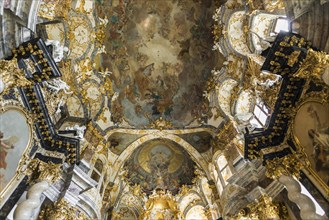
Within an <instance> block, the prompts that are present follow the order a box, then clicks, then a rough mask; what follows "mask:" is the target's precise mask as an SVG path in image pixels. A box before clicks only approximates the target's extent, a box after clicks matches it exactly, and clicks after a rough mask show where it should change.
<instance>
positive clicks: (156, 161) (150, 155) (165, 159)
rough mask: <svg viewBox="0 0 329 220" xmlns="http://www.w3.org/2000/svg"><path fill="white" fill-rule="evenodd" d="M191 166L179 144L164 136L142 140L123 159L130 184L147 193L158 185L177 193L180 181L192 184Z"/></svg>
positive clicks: (189, 159) (192, 170)
mask: <svg viewBox="0 0 329 220" xmlns="http://www.w3.org/2000/svg"><path fill="white" fill-rule="evenodd" d="M194 166H195V163H194V162H193V161H192V160H191V158H190V156H189V155H188V154H187V152H185V151H184V150H183V148H182V147H180V146H179V145H178V144H177V143H175V142H173V141H170V140H164V139H156V140H152V141H148V142H145V143H144V144H142V145H141V146H140V147H139V148H138V149H137V150H135V151H134V152H133V154H132V155H131V159H130V160H128V161H127V162H126V163H125V167H126V168H127V170H128V179H129V181H130V182H131V185H134V184H138V185H140V186H141V187H142V190H143V191H144V192H145V193H146V194H151V193H152V190H154V189H157V188H161V189H166V190H170V191H171V192H172V193H173V194H177V193H178V190H179V188H180V187H181V186H182V185H192V180H193V178H194V177H195V174H194V169H193V167H194Z"/></svg>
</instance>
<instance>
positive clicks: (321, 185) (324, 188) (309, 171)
mask: <svg viewBox="0 0 329 220" xmlns="http://www.w3.org/2000/svg"><path fill="white" fill-rule="evenodd" d="M308 103H317V104H321V105H329V103H328V101H327V100H326V97H323V93H320V94H319V93H311V94H309V95H306V97H305V98H304V99H302V100H300V102H299V103H298V105H297V108H296V111H295V115H294V117H293V120H292V123H291V127H290V129H291V136H292V140H293V143H294V144H295V146H296V148H297V149H296V150H297V152H295V153H297V154H299V155H303V156H302V158H300V159H304V160H302V161H301V162H303V164H304V169H303V171H304V173H305V175H306V176H307V177H309V178H310V180H311V182H312V183H313V184H314V185H315V186H316V187H317V188H318V189H319V191H320V192H321V193H322V194H323V195H324V196H325V197H326V199H329V185H327V184H326V183H325V182H324V181H323V179H322V178H321V177H320V176H319V175H318V173H317V172H316V170H315V169H314V168H313V167H312V164H311V161H310V158H309V156H308V154H307V153H306V152H305V148H306V147H305V146H303V144H302V143H301V141H300V140H299V139H298V136H297V134H296V131H295V120H296V117H297V115H298V113H299V112H300V111H301V109H302V107H304V106H305V105H306V104H308Z"/></svg>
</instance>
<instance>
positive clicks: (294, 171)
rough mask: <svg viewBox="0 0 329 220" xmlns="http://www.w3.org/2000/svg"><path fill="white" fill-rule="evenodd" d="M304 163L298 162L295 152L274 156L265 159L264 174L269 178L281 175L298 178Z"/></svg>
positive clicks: (276, 177)
mask: <svg viewBox="0 0 329 220" xmlns="http://www.w3.org/2000/svg"><path fill="white" fill-rule="evenodd" d="M303 167H304V165H303V164H302V163H301V162H300V160H299V158H298V156H297V154H288V155H286V156H284V157H281V158H279V157H276V158H274V159H272V160H267V161H266V173H265V175H266V176H267V177H268V178H271V179H278V178H279V177H280V176H281V175H286V176H295V177H297V178H299V175H300V174H299V172H300V170H301V169H303Z"/></svg>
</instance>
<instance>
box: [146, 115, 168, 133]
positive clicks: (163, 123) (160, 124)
mask: <svg viewBox="0 0 329 220" xmlns="http://www.w3.org/2000/svg"><path fill="white" fill-rule="evenodd" d="M149 128H151V129H158V130H160V131H162V130H163V129H170V128H173V125H172V123H171V122H170V121H167V120H165V119H163V118H162V117H160V118H159V119H157V120H155V121H153V122H151V124H150V125H149Z"/></svg>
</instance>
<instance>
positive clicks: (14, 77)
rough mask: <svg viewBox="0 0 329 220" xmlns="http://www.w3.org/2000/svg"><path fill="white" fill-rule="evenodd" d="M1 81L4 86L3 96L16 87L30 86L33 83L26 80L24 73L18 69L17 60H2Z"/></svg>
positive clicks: (0, 61) (0, 65)
mask: <svg viewBox="0 0 329 220" xmlns="http://www.w3.org/2000/svg"><path fill="white" fill-rule="evenodd" d="M0 72H1V78H0V79H1V80H2V82H3V84H4V90H3V92H2V93H3V94H6V93H8V92H9V90H11V89H13V88H16V87H26V86H30V85H31V84H32V82H30V81H29V80H27V79H26V78H25V74H24V71H23V70H21V69H19V68H18V64H17V59H15V58H14V59H12V60H0Z"/></svg>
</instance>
